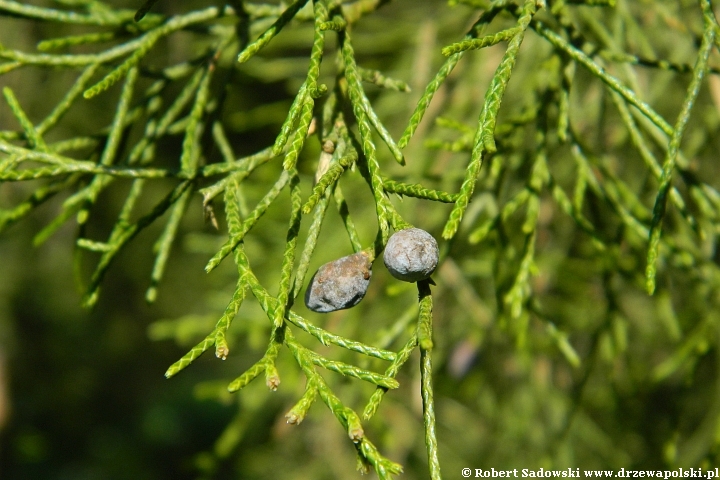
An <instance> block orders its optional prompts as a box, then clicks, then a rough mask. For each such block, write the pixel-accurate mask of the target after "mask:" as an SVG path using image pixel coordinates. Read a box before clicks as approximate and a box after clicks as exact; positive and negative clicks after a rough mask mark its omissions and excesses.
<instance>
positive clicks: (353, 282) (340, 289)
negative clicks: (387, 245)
mask: <svg viewBox="0 0 720 480" xmlns="http://www.w3.org/2000/svg"><path fill="white" fill-rule="evenodd" d="M371 276H372V264H371V263H370V258H369V257H368V255H367V253H365V252H358V253H354V254H352V255H348V256H345V257H342V258H339V259H337V260H334V261H332V262H328V263H326V264H325V265H323V266H322V267H320V268H318V271H317V272H315V275H313V277H312V279H311V280H310V284H309V285H308V288H307V290H306V291H305V305H307V307H308V308H309V309H310V310H312V311H314V312H320V313H328V312H334V311H335V310H342V309H345V308H350V307H354V306H355V305H357V304H358V302H360V300H362V299H363V297H364V296H365V292H367V289H368V285H370V277H371Z"/></svg>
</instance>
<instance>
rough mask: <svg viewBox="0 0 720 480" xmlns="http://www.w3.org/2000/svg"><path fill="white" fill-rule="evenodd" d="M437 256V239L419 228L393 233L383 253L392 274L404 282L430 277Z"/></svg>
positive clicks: (435, 265) (438, 252)
mask: <svg viewBox="0 0 720 480" xmlns="http://www.w3.org/2000/svg"><path fill="white" fill-rule="evenodd" d="M439 258H440V250H439V249H438V244H437V241H436V240H435V238H434V237H433V236H432V235H430V234H429V233H428V232H426V231H425V230H421V229H419V228H407V229H405V230H400V231H399V232H396V233H394V234H393V236H392V237H390V240H388V243H387V246H386V247H385V252H384V253H383V261H384V262H385V266H386V267H387V269H388V270H389V271H390V273H391V274H392V276H393V277H395V278H397V279H398V280H403V281H405V282H419V281H420V280H425V279H426V278H428V277H430V275H432V273H433V272H434V271H435V268H437V264H438V259H439Z"/></svg>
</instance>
